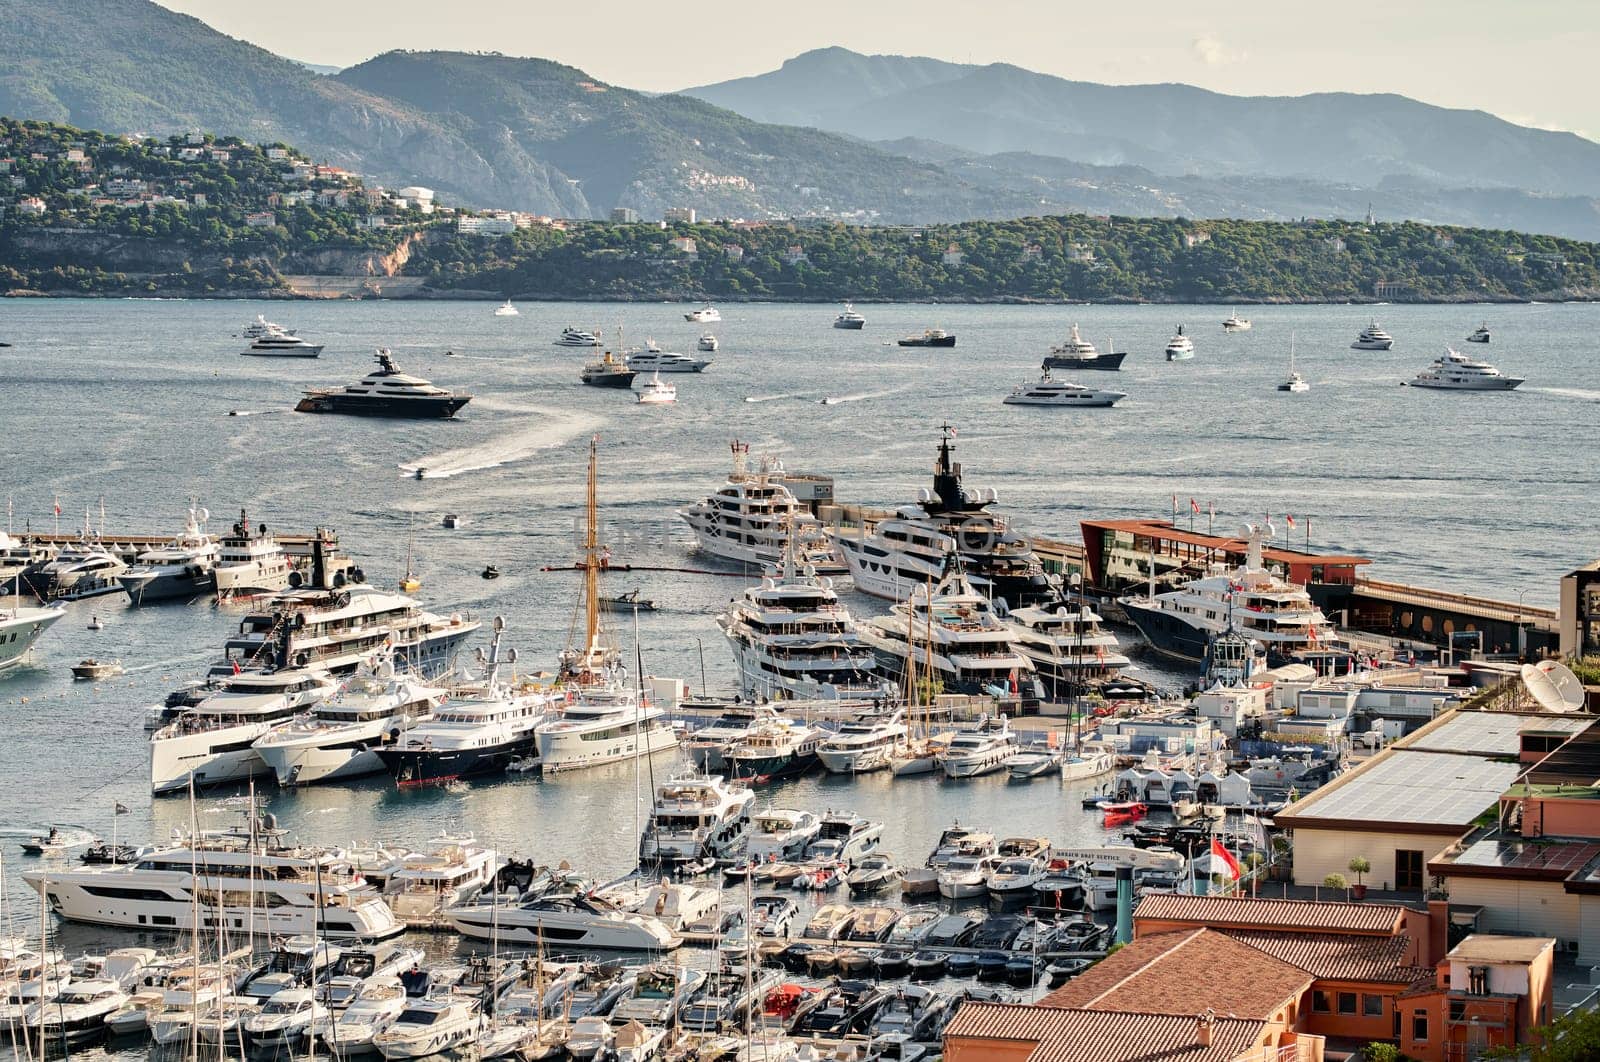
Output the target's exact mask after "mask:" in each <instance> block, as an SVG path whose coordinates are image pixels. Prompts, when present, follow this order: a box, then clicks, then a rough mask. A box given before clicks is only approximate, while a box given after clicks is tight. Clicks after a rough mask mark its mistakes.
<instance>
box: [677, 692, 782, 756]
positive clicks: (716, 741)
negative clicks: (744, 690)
mask: <svg viewBox="0 0 1600 1062" xmlns="http://www.w3.org/2000/svg"><path fill="white" fill-rule="evenodd" d="M777 719H778V710H777V709H776V708H774V707H772V706H771V705H769V704H746V703H744V702H743V701H742V700H741V701H739V702H738V703H735V704H731V705H726V706H724V707H723V709H722V713H721V714H720V715H718V716H717V717H716V718H715V719H713V720H711V722H709V723H707V724H706V725H705V726H702V727H699V728H697V729H695V730H691V731H690V732H689V734H688V735H687V736H686V737H685V738H684V739H683V751H684V752H685V753H686V754H687V755H688V757H689V762H690V763H691V764H693V765H694V766H695V767H696V768H698V769H699V770H702V771H704V772H705V773H707V774H713V773H715V772H717V771H721V770H724V769H726V767H727V766H728V756H727V753H728V750H729V749H730V748H731V747H733V746H734V745H737V744H738V743H739V742H741V741H743V740H744V739H745V737H746V735H748V734H749V733H750V731H751V730H753V729H755V727H756V726H758V725H759V724H761V723H763V722H769V721H776V720H777Z"/></svg>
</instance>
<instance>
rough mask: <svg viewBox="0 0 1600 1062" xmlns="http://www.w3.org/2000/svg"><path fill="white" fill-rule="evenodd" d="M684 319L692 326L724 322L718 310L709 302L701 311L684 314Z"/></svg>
mask: <svg viewBox="0 0 1600 1062" xmlns="http://www.w3.org/2000/svg"><path fill="white" fill-rule="evenodd" d="M683 319H684V320H685V321H688V322H689V323H690V324H716V323H717V322H718V321H720V320H722V314H720V313H718V312H717V308H716V307H715V306H713V305H711V304H710V303H709V302H708V303H706V304H705V305H704V306H702V307H700V309H698V310H690V311H689V312H688V313H686V314H684V315H683Z"/></svg>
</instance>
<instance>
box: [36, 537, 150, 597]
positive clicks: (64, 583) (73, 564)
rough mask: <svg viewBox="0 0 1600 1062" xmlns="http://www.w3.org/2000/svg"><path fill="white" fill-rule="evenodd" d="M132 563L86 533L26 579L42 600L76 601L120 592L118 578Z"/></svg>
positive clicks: (64, 547) (120, 587)
mask: <svg viewBox="0 0 1600 1062" xmlns="http://www.w3.org/2000/svg"><path fill="white" fill-rule="evenodd" d="M127 570H128V565H127V563H126V562H124V561H123V560H122V558H121V557H119V556H117V555H116V554H115V553H112V552H111V551H110V550H109V549H107V548H106V547H105V546H104V545H102V544H101V543H100V542H99V540H98V539H96V538H94V537H93V536H91V535H88V534H85V535H84V537H83V538H82V539H80V540H79V541H77V542H73V543H71V544H70V545H66V546H63V547H62V548H61V552H59V553H57V554H56V555H55V557H54V558H52V559H51V560H48V561H46V562H45V563H44V564H42V565H40V566H39V567H37V568H35V569H34V570H33V571H32V572H31V573H29V574H28V575H26V576H24V577H23V581H24V582H25V583H27V584H28V586H29V587H30V588H31V589H32V590H33V592H34V593H35V594H37V595H38V596H39V597H40V598H41V599H42V600H46V601H76V600H79V599H81V598H85V597H96V596H99V595H100V594H111V593H118V592H120V591H121V590H122V584H121V583H120V582H118V581H117V580H118V579H119V577H120V576H121V575H122V573H123V572H125V571H127Z"/></svg>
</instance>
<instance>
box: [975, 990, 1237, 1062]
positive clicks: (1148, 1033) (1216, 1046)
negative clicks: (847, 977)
mask: <svg viewBox="0 0 1600 1062" xmlns="http://www.w3.org/2000/svg"><path fill="white" fill-rule="evenodd" d="M1265 1030H1266V1023H1265V1022H1262V1021H1254V1020H1248V1019H1239V1018H1217V1019H1215V1020H1214V1022H1213V1023H1212V1027H1211V1043H1210V1045H1209V1046H1208V1045H1205V1044H1202V1043H1201V1041H1200V1036H1199V1020H1198V1017H1197V1015H1196V1014H1152V1013H1148V1012H1118V1011H1099V1010H1074V1009H1068V1008H1063V1007H1040V1006H1026V1005H1022V1004H1016V1003H979V1002H969V1003H965V1004H963V1005H962V1007H961V1009H960V1010H958V1011H957V1012H956V1016H955V1018H954V1019H952V1020H951V1022H950V1024H949V1025H947V1026H946V1027H945V1030H944V1034H945V1036H946V1037H949V1038H957V1039H959V1038H972V1039H980V1040H1018V1041H1023V1042H1031V1043H1034V1044H1036V1045H1037V1047H1036V1048H1035V1049H1034V1051H1033V1053H1032V1054H1031V1055H1030V1056H1029V1058H1028V1062H1125V1060H1127V1059H1139V1058H1159V1059H1162V1060H1163V1062H1229V1060H1231V1059H1235V1058H1238V1057H1239V1056H1240V1055H1243V1054H1245V1053H1246V1052H1248V1051H1251V1050H1252V1049H1253V1048H1255V1047H1256V1045H1257V1044H1258V1043H1259V1042H1260V1040H1261V1038H1262V1034H1263V1033H1264V1032H1265Z"/></svg>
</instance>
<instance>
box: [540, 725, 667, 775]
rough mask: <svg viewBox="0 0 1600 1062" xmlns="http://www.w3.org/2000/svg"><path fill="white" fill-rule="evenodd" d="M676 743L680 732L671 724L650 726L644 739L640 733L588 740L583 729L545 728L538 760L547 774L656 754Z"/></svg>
mask: <svg viewBox="0 0 1600 1062" xmlns="http://www.w3.org/2000/svg"><path fill="white" fill-rule="evenodd" d="M677 747H678V736H677V735H676V734H674V733H673V732H672V728H671V727H654V728H647V729H646V730H645V733H644V739H643V741H641V740H640V738H639V736H638V735H637V734H622V735H619V736H617V737H615V738H611V739H609V740H606V741H585V740H583V737H582V732H581V731H577V730H572V731H545V732H541V733H540V734H539V762H540V764H541V765H542V770H543V771H544V773H545V774H559V773H562V772H565V771H580V770H584V769H586V768H589V767H601V766H604V765H605V764H608V763H620V762H622V761H623V760H632V759H636V758H638V757H639V756H654V755H655V754H656V753H658V752H665V751H667V750H668V749H676V748H677Z"/></svg>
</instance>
